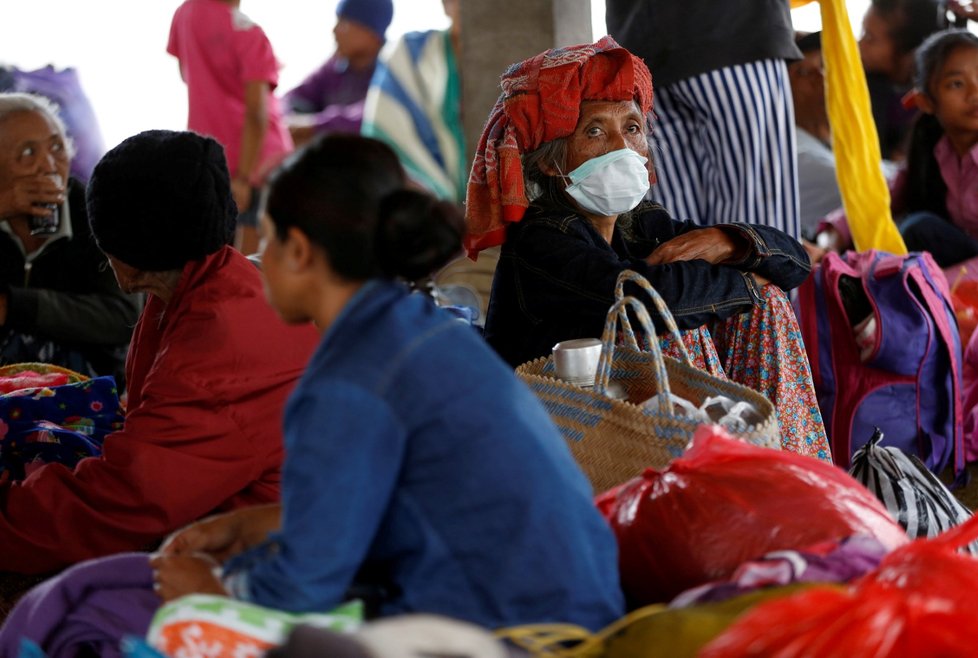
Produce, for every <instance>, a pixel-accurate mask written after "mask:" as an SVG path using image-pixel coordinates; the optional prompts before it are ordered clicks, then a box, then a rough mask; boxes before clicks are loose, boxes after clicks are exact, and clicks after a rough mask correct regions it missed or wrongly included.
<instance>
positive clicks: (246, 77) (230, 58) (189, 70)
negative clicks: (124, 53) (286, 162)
mask: <svg viewBox="0 0 978 658" xmlns="http://www.w3.org/2000/svg"><path fill="white" fill-rule="evenodd" d="M240 4H241V2H240V0H186V1H185V2H184V3H183V4H182V5H180V7H178V8H177V10H176V12H174V14H173V20H172V21H171V24H170V38H169V42H168V44H167V48H166V49H167V52H168V53H170V54H171V55H173V56H174V57H176V58H177V60H178V61H179V63H180V75H181V76H182V77H183V80H184V82H185V83H186V84H187V95H188V100H189V113H188V119H187V128H189V129H190V130H192V131H194V132H197V133H200V134H202V135H209V136H211V137H213V138H214V139H216V140H217V141H218V142H220V143H221V144H222V145H223V146H224V150H225V153H226V155H227V160H228V169H229V170H230V171H231V175H232V181H231V190H232V193H233V195H234V201H235V203H237V205H238V210H239V212H240V213H241V214H240V215H239V217H238V230H237V234H236V236H235V246H237V247H238V248H239V249H240V250H241V251H243V252H244V253H252V252H254V251H256V250H257V247H258V229H257V226H258V207H257V206H258V196H259V195H258V188H259V187H260V185H261V184H262V181H263V180H264V177H265V175H266V174H267V173H268V172H269V171H270V170H271V169H272V168H274V166H275V165H277V164H278V163H279V162H280V161H281V160H282V159H283V158H284V157H285V156H286V155H287V154H288V153H289V152H291V151H292V148H293V146H292V138H291V137H290V136H289V131H288V129H287V128H286V126H285V123H284V121H283V120H282V113H281V110H280V108H279V105H278V101H277V100H276V98H275V96H274V94H273V92H274V90H275V87H276V86H277V85H278V69H279V64H278V60H276V58H275V53H274V52H273V51H272V44H271V43H270V42H269V40H268V37H267V36H266V35H265V32H264V30H262V29H261V27H260V26H258V25H257V24H255V23H254V22H253V21H252V20H251V19H249V18H248V17H247V16H245V15H244V14H243V13H242V12H241V10H240Z"/></svg>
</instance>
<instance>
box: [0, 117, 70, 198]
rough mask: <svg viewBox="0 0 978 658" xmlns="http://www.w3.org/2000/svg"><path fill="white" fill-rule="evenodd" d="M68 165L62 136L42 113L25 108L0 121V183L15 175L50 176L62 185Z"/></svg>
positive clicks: (4, 184)
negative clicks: (59, 178)
mask: <svg viewBox="0 0 978 658" xmlns="http://www.w3.org/2000/svg"><path fill="white" fill-rule="evenodd" d="M70 164H71V158H70V157H69V156H68V149H67V146H66V144H65V138H64V135H62V134H61V131H60V130H58V126H57V125H56V124H55V123H54V122H53V121H51V120H50V119H48V118H47V117H46V116H44V115H43V114H38V113H37V112H31V111H27V110H25V111H23V112H14V113H13V114H9V115H7V117H6V118H5V119H3V120H2V121H0V186H6V185H9V184H11V183H12V182H13V181H14V180H16V179H18V178H26V177H30V176H54V175H58V176H60V177H61V181H62V183H61V184H62V185H64V184H65V183H67V182H68V168H69V166H70Z"/></svg>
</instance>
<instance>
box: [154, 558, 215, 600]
mask: <svg viewBox="0 0 978 658" xmlns="http://www.w3.org/2000/svg"><path fill="white" fill-rule="evenodd" d="M149 565H150V566H151V567H153V591H155V592H156V594H157V595H159V597H160V598H161V599H163V600H164V601H171V600H173V599H175V598H179V597H181V596H186V595H187V594H218V595H221V596H227V591H226V590H225V589H224V586H223V585H222V584H221V579H220V578H219V576H218V571H219V568H220V565H218V563H217V562H216V561H215V560H213V559H211V558H209V557H208V556H206V555H201V554H196V555H159V554H156V555H153V556H151V557H150V560H149Z"/></svg>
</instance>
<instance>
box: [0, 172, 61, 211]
mask: <svg viewBox="0 0 978 658" xmlns="http://www.w3.org/2000/svg"><path fill="white" fill-rule="evenodd" d="M64 200H65V186H64V182H63V181H62V180H61V177H60V176H48V175H46V174H44V175H38V176H24V177H21V178H15V179H13V180H12V181H11V182H10V184H9V185H8V186H7V187H6V188H5V189H2V190H0V220H5V219H10V218H11V217H26V216H29V215H33V216H35V217H47V216H48V215H50V214H51V206H53V205H60V204H62V203H64Z"/></svg>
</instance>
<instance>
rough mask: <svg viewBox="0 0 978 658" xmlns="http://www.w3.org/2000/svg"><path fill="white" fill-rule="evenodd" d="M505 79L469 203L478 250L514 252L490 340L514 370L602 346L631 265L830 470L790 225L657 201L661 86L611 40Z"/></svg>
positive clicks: (690, 338)
mask: <svg viewBox="0 0 978 658" xmlns="http://www.w3.org/2000/svg"><path fill="white" fill-rule="evenodd" d="M501 83H502V90H503V93H502V96H501V97H500V99H499V101H498V102H497V104H496V107H495V108H494V109H493V111H492V113H491V115H490V117H489V120H488V122H487V124H486V129H485V132H484V133H483V135H482V138H481V139H480V143H479V148H478V150H477V153H476V158H475V162H474V165H473V168H472V174H471V177H470V180H469V186H468V196H467V205H466V219H467V222H468V228H469V233H468V236H467V239H466V247H467V249H468V251H469V253H470V255H475V254H476V253H478V252H479V251H480V250H482V249H485V248H488V247H492V246H495V245H498V244H502V243H504V244H503V247H502V253H501V257H500V261H499V266H498V268H497V269H496V273H495V278H494V280H493V286H492V295H491V297H490V301H489V311H488V317H487V320H486V337H487V339H488V341H489V343H490V344H491V345H492V346H493V347H494V348H495V349H496V350H497V352H499V354H500V355H501V356H502V357H503V358H504V359H506V360H507V361H508V362H509V363H510V364H511V365H513V366H516V365H518V364H520V363H523V362H525V361H528V360H530V359H534V358H537V357H540V356H545V355H547V354H548V353H549V352H550V349H551V347H552V346H553V345H554V344H555V343H557V342H559V341H562V340H567V339H572V338H584V337H597V336H600V335H601V331H602V327H603V325H604V320H605V316H606V314H607V311H608V308H609V307H610V306H611V304H612V302H613V300H614V288H615V282H616V280H617V278H618V275H619V273H620V272H622V271H624V270H634V271H636V272H638V273H639V274H641V275H642V276H644V277H645V278H647V279H648V280H649V281H650V282H651V283H652V285H653V286H654V287H655V288H656V289H657V290H658V291H659V293H660V294H661V295H662V296H663V298H664V299H665V301H666V303H667V304H668V306H669V308H670V309H671V311H672V313H673V315H674V316H675V318H676V321H677V323H678V324H679V327H680V329H683V330H686V331H685V335H684V341H685V342H686V344H687V347H688V348H689V349H690V351H691V352H692V353H693V354H694V358H695V359H696V360H697V361H698V365H700V366H701V367H704V368H706V369H708V370H711V371H713V372H714V373H715V374H721V373H722V372H724V371H725V372H726V374H727V375H728V376H730V377H731V378H732V379H734V380H737V381H739V382H741V383H743V384H746V385H748V386H750V387H752V388H754V389H757V390H759V391H760V392H762V393H764V394H765V395H766V396H767V397H768V398H769V399H770V400H771V401H772V403H774V405H775V407H776V409H777V411H778V420H779V423H780V429H781V434H782V444H783V447H784V448H786V449H790V450H794V451H797V452H801V453H803V454H808V455H811V456H813V457H818V458H821V459H829V458H830V452H829V448H828V444H827V441H826V438H825V431H824V428H823V426H822V420H821V416H820V414H819V412H818V404H817V402H816V399H815V393H814V389H813V387H812V381H811V373H810V371H809V368H808V361H807V356H806V354H805V349H804V346H803V345H802V344H801V342H800V340H799V338H798V335H799V334H798V328H797V325H796V323H795V320H794V315H793V313H792V310H791V307H790V304H789V303H788V301H787V297H786V295H785V293H784V291H785V290H790V289H791V288H794V287H796V286H798V285H799V284H800V283H801V282H802V281H803V280H804V278H805V276H806V275H807V274H808V272H809V269H810V264H809V260H808V257H807V256H806V254H805V251H804V249H803V248H802V247H801V245H800V244H799V243H798V242H796V241H795V240H794V239H792V238H791V237H789V236H788V235H787V234H785V233H783V232H781V231H778V230H777V229H773V228H770V227H765V226H757V225H750V224H741V223H737V224H723V225H717V226H712V227H708V228H707V227H699V226H697V225H695V224H694V223H692V222H682V221H678V220H676V219H673V218H672V217H671V216H670V215H669V213H668V211H667V210H666V209H665V208H662V207H661V206H658V205H655V204H652V203H649V202H647V201H644V198H645V196H646V193H647V192H648V191H649V187H650V179H651V178H652V174H651V167H650V164H649V157H650V155H649V147H648V141H647V130H648V127H649V125H650V124H651V110H652V80H651V75H650V73H649V70H648V68H647V67H646V66H645V64H644V63H643V62H642V60H640V59H638V58H637V57H635V56H633V55H632V54H631V53H629V52H628V51H627V50H625V49H624V48H621V47H620V46H619V45H618V44H617V43H615V41H614V40H613V39H612V38H611V37H605V38H603V39H601V40H600V41H598V42H597V43H595V44H588V45H582V46H574V47H569V48H561V49H555V50H549V51H546V52H544V53H541V54H540V55H538V56H536V57H533V58H531V59H528V60H526V61H525V62H522V63H519V64H517V65H515V66H511V67H510V68H509V70H508V71H507V72H506V74H505V75H504V76H503V78H502V81H501ZM632 292H634V293H635V294H636V295H641V294H642V293H640V292H639V291H638V290H637V289H635V290H634V291H632ZM653 315H654V314H653ZM706 325H710V329H712V336H711V330H710V329H707V327H706ZM714 341H715V343H716V346H714ZM663 344H664V346H665V347H666V349H667V351H668V350H670V349H672V350H675V346H670V345H669V340H668V339H663ZM718 351H719V355H718ZM673 354H675V351H673ZM718 356H719V358H718ZM721 363H722V368H723V370H721Z"/></svg>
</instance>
